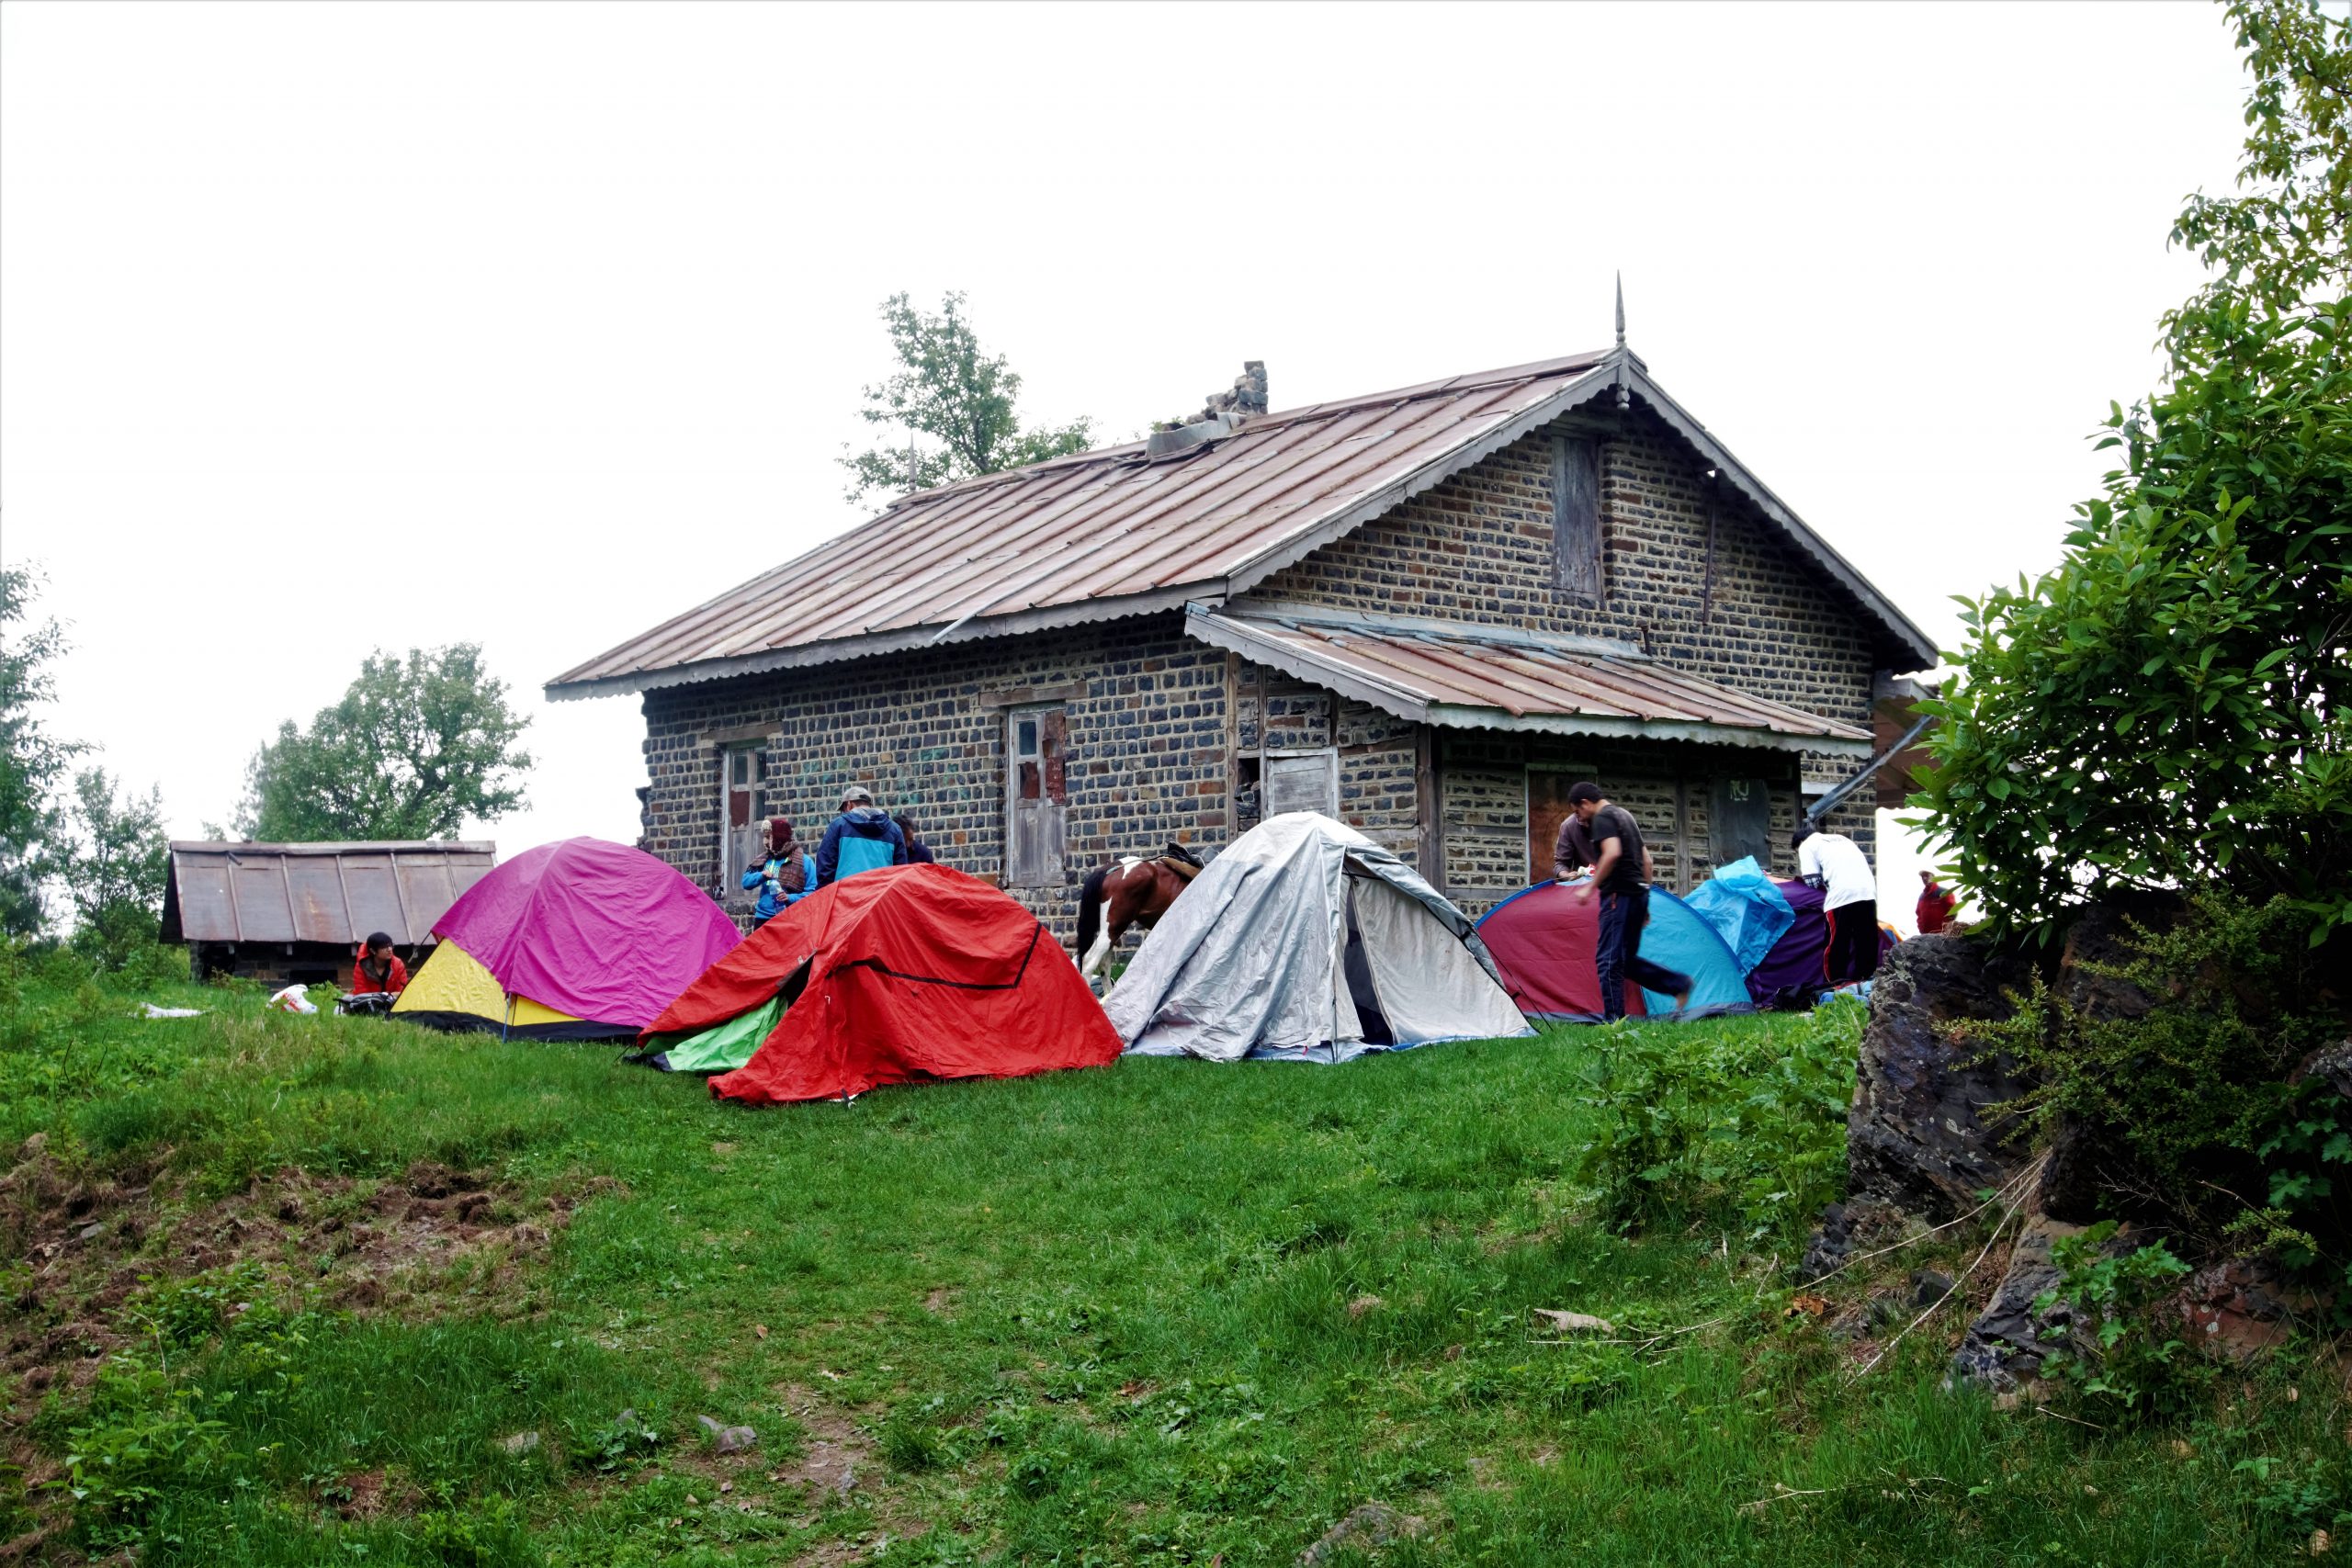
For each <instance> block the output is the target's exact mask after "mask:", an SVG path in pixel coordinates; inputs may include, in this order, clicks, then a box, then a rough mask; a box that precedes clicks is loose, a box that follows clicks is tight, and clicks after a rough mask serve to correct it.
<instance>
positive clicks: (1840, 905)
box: [1789, 823, 1878, 986]
mask: <svg viewBox="0 0 2352 1568" xmlns="http://www.w3.org/2000/svg"><path fill="white" fill-rule="evenodd" d="M1789 842H1790V845H1791V847H1792V848H1793V849H1794V850H1795V851H1796V852H1797V876H1798V877H1799V878H1800V879H1801V880H1803V881H1805V882H1808V883H1811V884H1812V885H1813V886H1815V887H1818V888H1820V889H1821V895H1822V897H1821V908H1822V912H1823V913H1824V914H1825V915H1826V916H1827V917H1828V919H1829V945H1828V947H1827V948H1826V949H1825V950H1824V951H1823V953H1822V954H1821V977H1822V978H1823V979H1824V980H1826V981H1827V982H1828V983H1829V984H1830V985H1833V986H1842V985H1845V984H1846V983H1847V982H1848V981H1850V980H1867V979H1869V978H1870V977H1871V976H1872V975H1875V974H1876V973H1878V875H1877V874H1876V873H1874V872H1872V871H1871V861H1870V857H1869V856H1868V855H1866V854H1864V853H1862V847H1861V845H1860V844H1858V843H1856V842H1854V840H1851V839H1849V838H1848V837H1846V835H1845V834H1843V833H1824V832H1820V831H1818V830H1816V829H1815V828H1814V827H1813V826H1812V825H1811V824H1809V823H1808V824H1801V825H1800V826H1799V827H1798V829H1797V831H1796V837H1795V838H1793V839H1792V840H1789Z"/></svg>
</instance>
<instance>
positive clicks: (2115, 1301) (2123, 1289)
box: [2033, 1220, 2206, 1416]
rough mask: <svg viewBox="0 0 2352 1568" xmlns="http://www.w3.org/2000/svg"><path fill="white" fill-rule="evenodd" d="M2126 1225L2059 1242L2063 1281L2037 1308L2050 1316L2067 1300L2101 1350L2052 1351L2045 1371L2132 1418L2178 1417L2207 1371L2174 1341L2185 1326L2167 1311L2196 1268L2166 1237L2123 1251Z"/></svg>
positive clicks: (2106, 1223)
mask: <svg viewBox="0 0 2352 1568" xmlns="http://www.w3.org/2000/svg"><path fill="white" fill-rule="evenodd" d="M2118 1228H2119V1227H2118V1226H2117V1224H2116V1223H2115V1222H2114V1221H2113V1220H2102V1221H2100V1222H2099V1223H2098V1224H2095V1225H2092V1226H2091V1227H2090V1228H2089V1229H2087V1230H2085V1231H2082V1232H2079V1233H2077V1234H2076V1235H2069V1236H2061V1237H2059V1238H2058V1240H2057V1241H2056V1242H2054V1243H2052V1246H2051V1248H2050V1260H2051V1262H2052V1263H2053V1264H2055V1265H2056V1266H2057V1269H2058V1283H2057V1284H2056V1285H2055V1286H2054V1287H2052V1289H2050V1290H2047V1291H2044V1292H2042V1293H2041V1295H2040V1296H2038V1297H2036V1298H2035V1300H2034V1303H2033V1306H2034V1310H2035V1311H2036V1312H2041V1313H2047V1312H2049V1311H2051V1309H2052V1308H2053V1307H2055V1306H2056V1305H2057V1304H2058V1303H2061V1302H2064V1303H2066V1304H2067V1305H2068V1306H2069V1307H2070V1308H2071V1309H2072V1310H2073V1313H2074V1315H2075V1320H2076V1322H2077V1323H2078V1324H2080V1325H2088V1326H2089V1328H2090V1331H2091V1337H2092V1339H2093V1340H2094V1341H2095V1343H2096V1349H2095V1350H2094V1349H2092V1348H2090V1347H2081V1348H2075V1349H2066V1348H2060V1349H2055V1350H2052V1351H2051V1352H2050V1353H2049V1354H2048V1355H2046V1356H2044V1357H2043V1358H2042V1361H2041V1370H2042V1372H2043V1373H2044V1374H2045V1375H2047V1376H2052V1377H2056V1378H2061V1379H2063V1380H2064V1381H2065V1382H2069V1383H2071V1384H2072V1385H2073V1386H2074V1387H2075V1389H2076V1390H2078V1391H2079V1392H2080V1393H2083V1394H2084V1395H2086V1397H2089V1398H2091V1399H2094V1400H2098V1401H2100V1402H2102V1403H2107V1404H2114V1405H2120V1406H2121V1410H2122V1413H2125V1414H2130V1415H2134V1416H2138V1415H2173V1414H2177V1413H2178V1412H2179V1411H2180V1410H2181V1409H2182V1408H2184V1407H2185V1405H2186V1404H2187V1402H2188V1394H2189V1393H2190V1392H2191V1391H2192V1390H2193V1389H2194V1387H2195V1386H2196V1384H2197V1383H2199V1382H2201V1381H2202V1379H2201V1377H2200V1376H2199V1373H2201V1372H2202V1371H2205V1370H2206V1369H2205V1368H2203V1367H2201V1366H2195V1365H2193V1364H2192V1363H2191V1362H2190V1361H2189V1360H2188V1359H2187V1358H2184V1357H2182V1356H2181V1355H2180V1352H2181V1351H2182V1350H2183V1349H2185V1348H2187V1347H2186V1345H2185V1343H2184V1342H2183V1341H2181V1340H2179V1339H2177V1338H2174V1337H2171V1330H2172V1329H2174V1328H2175V1327H2177V1326H2178V1323H2177V1319H2175V1318H2174V1317H2172V1316H2171V1314H2169V1313H2168V1312H2167V1311H2166V1300H2167V1298H2168V1297H2169V1296H2170V1295H2171V1294H2172V1292H2173V1291H2174V1289H2175V1288H2176V1287H2177V1285H2178V1283H2179V1281H2180V1278H2181V1276H2182V1275H2184V1274H2186V1273H2188V1264H2186V1263H2184V1262H2182V1261H2181V1260H2180V1259H2179V1258H2176V1257H2174V1256H2173V1254H2172V1251H2171V1249H2170V1248H2169V1247H2166V1246H2165V1243H2164V1242H2163V1241H2162V1240H2157V1241H2152V1242H2150V1243H2148V1244H2147V1245H2146V1246H2143V1247H2121V1248H2119V1247H2116V1246H2115V1245H2114V1240H2115V1234H2116V1231H2117V1229H2118Z"/></svg>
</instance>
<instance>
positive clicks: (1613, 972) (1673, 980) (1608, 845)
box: [1563, 781, 1691, 1023]
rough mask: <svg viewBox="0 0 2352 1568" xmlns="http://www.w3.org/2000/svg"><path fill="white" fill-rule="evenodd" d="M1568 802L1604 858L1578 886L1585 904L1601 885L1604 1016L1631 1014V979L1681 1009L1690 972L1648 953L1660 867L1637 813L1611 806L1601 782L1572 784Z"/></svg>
mask: <svg viewBox="0 0 2352 1568" xmlns="http://www.w3.org/2000/svg"><path fill="white" fill-rule="evenodd" d="M1568 807H1569V809H1570V810H1572V811H1574V812H1575V813H1576V814H1577V821H1578V822H1580V823H1582V824H1583V825H1584V830H1585V834H1586V836H1587V837H1588V838H1589V839H1590V840H1591V842H1592V845H1593V849H1594V852H1595V853H1596V854H1597V855H1598V857H1599V858H1598V859H1597V860H1595V861H1594V863H1593V867H1592V880H1591V881H1590V882H1589V883H1587V884H1585V886H1582V887H1579V888H1577V901H1578V902H1579V903H1581V902H1583V901H1584V900H1586V899H1588V898H1590V897H1592V895H1593V893H1594V891H1595V890H1596V889H1598V890H1599V892H1600V941H1599V942H1597V943H1596V944H1595V947H1594V950H1593V966H1594V967H1595V968H1596V969H1598V970H1599V971H1600V1011H1601V1017H1602V1019H1603V1021H1607V1022H1611V1023H1614V1022H1615V1021H1617V1020H1619V1019H1621V1018H1623V1017H1624V1016H1625V982H1626V980H1627V979H1629V978H1630V979H1632V980H1633V981H1634V984H1635V985H1638V986H1640V987H1644V988H1645V989H1646V990H1652V991H1663V992H1665V993H1666V994H1667V995H1668V996H1670V997H1672V998H1674V1010H1675V1011H1677V1012H1679V1011H1681V1010H1682V1009H1683V1008H1684V1007H1686V1006H1687V1005H1689V1003H1690V1000H1691V976H1688V975H1678V974H1676V973H1675V972H1674V971H1673V970H1671V969H1668V967H1666V966H1665V965H1664V964H1653V963H1651V962H1650V961H1649V960H1648V959H1646V958H1644V957H1643V956H1642V928H1643V927H1644V926H1645V925H1647V924H1649V919H1650V889H1649V885H1650V882H1651V880H1652V879H1653V878H1654V877H1655V876H1656V875H1657V868H1656V867H1655V866H1654V865H1652V863H1651V862H1650V852H1649V851H1648V850H1647V849H1646V848H1645V847H1644V846H1643V844H1642V830H1641V829H1640V828H1639V827H1638V826H1637V825H1635V823H1634V816H1633V813H1632V812H1629V811H1627V810H1626V809H1625V808H1624V807H1622V806H1615V805H1611V803H1610V802H1609V800H1608V799H1606V798H1605V797H1604V796H1603V795H1601V793H1600V785H1599V784H1593V783H1590V782H1589V781H1586V782H1580V783H1577V784H1570V785H1569V786H1568ZM1563 837H1564V838H1565V835H1563Z"/></svg>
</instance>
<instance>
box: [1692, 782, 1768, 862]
mask: <svg viewBox="0 0 2352 1568" xmlns="http://www.w3.org/2000/svg"><path fill="white" fill-rule="evenodd" d="M1710 805H1711V807H1712V810H1711V812H1710V814H1709V816H1708V818H1707V838H1708V846H1707V847H1708V849H1709V851H1710V852H1711V853H1712V855H1713V860H1714V863H1715V864H1717V865H1729V864H1730V863H1732V862H1734V861H1736V860H1737V859H1739V857H1740V856H1742V855H1754V856H1755V857H1756V863H1757V864H1758V865H1760V866H1762V867H1763V868H1764V869H1765V871H1766V872H1767V873H1770V870H1771V869H1772V787H1771V785H1770V784H1766V783H1765V782H1764V781H1763V780H1762V779H1717V780H1716V781H1715V787H1714V798H1713V801H1712V802H1711V803H1710Z"/></svg>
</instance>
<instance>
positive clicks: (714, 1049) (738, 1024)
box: [645, 996, 784, 1074]
mask: <svg viewBox="0 0 2352 1568" xmlns="http://www.w3.org/2000/svg"><path fill="white" fill-rule="evenodd" d="M783 1017H784V998H782V997H780V996H777V997H771V998H768V999H767V1000H766V1001H764V1002H763V1003H761V1004H760V1005H759V1006H758V1007H755V1008H752V1009H749V1010H746V1011H743V1012H739V1013H737V1014H736V1015H735V1016H734V1017H733V1018H730V1019H729V1020H727V1021H725V1022H724V1023H714V1024H712V1025H711V1026H710V1027H709V1028H708V1029H705V1030H701V1031H699V1032H695V1033H693V1034H657V1035H655V1036H654V1037H653V1038H652V1039H651V1040H650V1041H648V1042H646V1047H645V1049H646V1056H647V1059H649V1060H650V1062H651V1065H652V1066H657V1067H660V1068H661V1069H662V1071H664V1072H670V1073H706V1074H707V1073H731V1072H733V1071H734V1070H735V1069H736V1068H738V1067H740V1066H742V1065H743V1064H744V1063H746V1062H748V1061H750V1060H751V1059H752V1053H753V1052H755V1051H757V1050H758V1049H759V1048H760V1042H761V1041H763V1040H765V1039H766V1038H767V1037H768V1036H769V1035H770V1034H771V1033H773V1032H775V1026H776V1021H777V1020H779V1019H781V1018H783Z"/></svg>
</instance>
